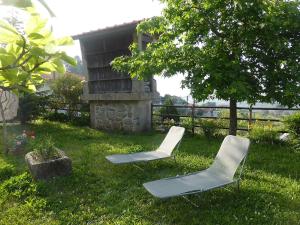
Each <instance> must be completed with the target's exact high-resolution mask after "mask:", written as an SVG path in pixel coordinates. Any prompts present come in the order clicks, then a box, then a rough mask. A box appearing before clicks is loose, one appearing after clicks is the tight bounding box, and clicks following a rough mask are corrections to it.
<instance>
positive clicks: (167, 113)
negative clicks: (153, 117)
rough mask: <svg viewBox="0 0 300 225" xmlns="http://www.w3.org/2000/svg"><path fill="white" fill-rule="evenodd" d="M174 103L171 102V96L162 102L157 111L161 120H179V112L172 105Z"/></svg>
mask: <svg viewBox="0 0 300 225" xmlns="http://www.w3.org/2000/svg"><path fill="white" fill-rule="evenodd" d="M173 106H174V104H173V102H172V99H171V98H167V99H166V100H165V103H164V107H162V108H161V109H160V110H159V112H160V115H161V118H162V121H165V120H166V119H168V120H174V121H176V122H179V116H178V115H179V113H178V111H177V109H176V108H175V107H173Z"/></svg>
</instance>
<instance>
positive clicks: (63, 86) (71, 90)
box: [50, 73, 83, 117]
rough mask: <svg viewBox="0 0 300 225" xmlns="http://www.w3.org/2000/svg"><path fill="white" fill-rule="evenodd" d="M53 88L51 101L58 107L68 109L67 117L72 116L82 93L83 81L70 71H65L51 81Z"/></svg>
mask: <svg viewBox="0 0 300 225" xmlns="http://www.w3.org/2000/svg"><path fill="white" fill-rule="evenodd" d="M50 87H51V89H52V90H53V96H52V101H53V102H56V103H58V105H60V107H63V108H66V109H68V115H69V117H74V113H73V111H74V110H77V108H78V103H79V102H80V96H81V95H82V93H83V83H82V80H81V79H80V77H78V76H77V75H74V74H72V73H65V74H63V75H61V76H59V77H58V78H57V79H54V80H52V81H51V84H50Z"/></svg>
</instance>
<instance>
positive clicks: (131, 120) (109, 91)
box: [73, 21, 159, 132]
mask: <svg viewBox="0 0 300 225" xmlns="http://www.w3.org/2000/svg"><path fill="white" fill-rule="evenodd" d="M137 24H138V21H134V22H131V23H126V24H122V25H118V26H113V27H109V28H105V29H101V30H96V31H91V32H88V33H83V34H79V35H76V36H74V37H73V38H74V39H79V41H80V46H81V53H82V61H83V63H84V65H85V67H86V70H87V71H86V74H88V77H87V79H86V80H87V87H86V88H85V90H84V96H83V98H84V99H85V100H87V101H89V103H90V115H91V126H92V127H93V128H97V129H104V130H123V131H129V132H137V131H146V130H149V129H150V128H151V102H152V99H154V98H158V97H159V94H158V92H157V91H156V81H155V80H154V79H153V78H151V79H148V80H137V79H135V78H131V77H130V74H125V73H119V72H116V71H114V70H112V68H111V65H110V63H111V61H112V60H113V59H114V58H116V57H118V56H122V55H129V54H130V51H129V46H130V44H132V43H133V42H137V43H138V44H139V46H140V48H141V49H144V48H145V47H146V45H147V43H148V42H150V41H151V40H150V37H149V36H147V35H143V34H137V32H136V26H137Z"/></svg>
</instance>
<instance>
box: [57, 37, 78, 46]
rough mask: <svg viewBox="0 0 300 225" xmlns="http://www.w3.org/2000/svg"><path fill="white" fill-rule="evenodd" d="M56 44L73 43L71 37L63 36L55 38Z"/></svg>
mask: <svg viewBox="0 0 300 225" xmlns="http://www.w3.org/2000/svg"><path fill="white" fill-rule="evenodd" d="M56 44H57V45H58V46H62V45H73V44H74V43H73V39H72V38H71V37H63V38H59V39H57V40H56Z"/></svg>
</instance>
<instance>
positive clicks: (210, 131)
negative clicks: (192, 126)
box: [199, 119, 219, 138]
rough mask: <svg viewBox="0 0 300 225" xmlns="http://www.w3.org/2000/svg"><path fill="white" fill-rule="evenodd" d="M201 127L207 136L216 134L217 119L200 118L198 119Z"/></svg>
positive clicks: (217, 128) (217, 127)
mask: <svg viewBox="0 0 300 225" xmlns="http://www.w3.org/2000/svg"><path fill="white" fill-rule="evenodd" d="M199 123H200V126H201V129H202V131H203V133H204V135H205V136H206V137H207V138H211V137H214V136H216V134H217V132H218V131H219V126H218V121H216V120H214V119H201V120H200V121H199Z"/></svg>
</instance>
